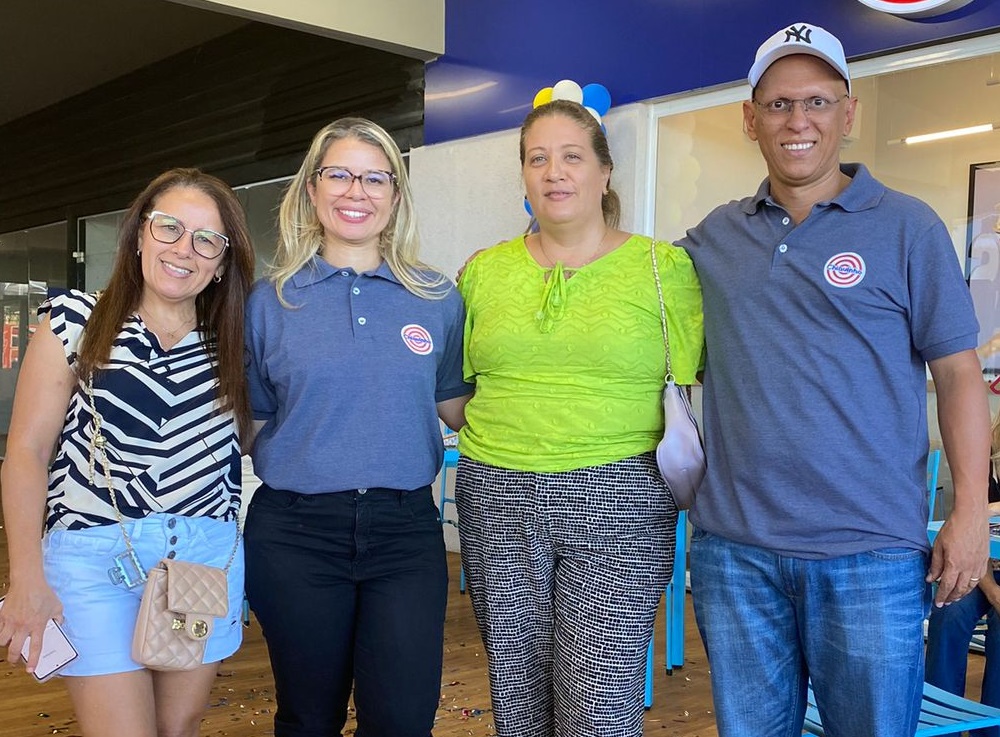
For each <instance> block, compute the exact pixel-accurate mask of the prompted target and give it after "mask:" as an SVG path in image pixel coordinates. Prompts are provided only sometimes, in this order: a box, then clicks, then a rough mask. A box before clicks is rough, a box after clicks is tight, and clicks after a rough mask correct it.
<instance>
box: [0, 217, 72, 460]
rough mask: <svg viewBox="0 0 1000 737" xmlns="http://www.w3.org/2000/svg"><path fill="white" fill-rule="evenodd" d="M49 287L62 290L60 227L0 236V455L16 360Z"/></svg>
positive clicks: (62, 236)
mask: <svg viewBox="0 0 1000 737" xmlns="http://www.w3.org/2000/svg"><path fill="white" fill-rule="evenodd" d="M50 286H58V287H65V286H66V223H64V222H63V223H55V224H53V225H46V226H43V227H40V228H31V229H29V230H20V231H14V232H11V233H3V234H0V319H2V321H3V323H2V325H3V333H2V344H0V456H2V455H3V453H4V450H5V447H6V434H7V427H8V425H9V424H10V415H11V410H12V408H13V404H14V387H15V386H16V384H17V376H18V372H19V370H20V366H21V360H22V359H23V357H24V351H25V350H26V349H27V347H28V340H29V339H30V338H31V335H32V333H33V332H34V330H35V327H36V326H37V324H38V307H39V305H41V303H42V302H43V301H44V300H45V296H46V294H47V292H48V288H49V287H50Z"/></svg>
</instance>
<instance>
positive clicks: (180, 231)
mask: <svg viewBox="0 0 1000 737" xmlns="http://www.w3.org/2000/svg"><path fill="white" fill-rule="evenodd" d="M146 219H147V220H149V232H150V233H151V234H152V236H153V238H155V239H156V240H158V241H159V242H160V243H176V242H177V241H179V240H180V239H181V237H182V236H183V235H184V234H185V233H190V234H191V246H192V248H194V252H195V253H197V254H198V255H199V256H201V257H203V258H218V257H219V256H221V255H222V252H223V251H225V250H226V248H228V247H229V238H227V237H226V236H224V235H222V233H216V232H215V231H214V230H209V229H208V228H197V229H195V230H191V229H190V228H185V227H184V223H182V222H181V221H180V220H178V219H177V218H175V217H174V216H173V215H168V214H167V213H165V212H160V211H159V210H153V211H152V212H151V213H149V214H148V215H147V216H146Z"/></svg>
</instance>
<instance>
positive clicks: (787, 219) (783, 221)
mask: <svg viewBox="0 0 1000 737" xmlns="http://www.w3.org/2000/svg"><path fill="white" fill-rule="evenodd" d="M790 222H791V219H790V218H787V217H786V218H782V219H781V224H782V225H788V224H789V223H790Z"/></svg>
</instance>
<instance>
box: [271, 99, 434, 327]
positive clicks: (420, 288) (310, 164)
mask: <svg viewBox="0 0 1000 737" xmlns="http://www.w3.org/2000/svg"><path fill="white" fill-rule="evenodd" d="M344 139H354V140H356V141H360V142H362V143H367V144H369V145H372V146H375V147H376V148H378V149H379V150H381V151H382V153H384V154H385V156H386V158H387V159H388V160H389V166H390V167H391V169H392V173H393V174H394V175H395V178H396V189H397V192H398V194H399V199H398V201H397V202H396V205H395V207H394V208H393V212H392V215H391V217H390V218H389V222H388V223H387V224H386V226H385V229H384V230H383V231H382V232H381V233H380V234H379V244H378V249H379V253H380V255H381V256H382V258H383V259H385V261H386V263H387V264H388V265H389V268H390V269H391V270H392V273H393V274H395V276H396V278H397V279H399V281H400V283H401V284H402V285H403V286H404V287H406V289H407V290H409V291H410V292H412V293H413V294H415V295H417V296H418V297H422V298H424V299H442V298H443V297H444V296H445V295H447V294H448V292H449V291H450V290H451V287H452V284H451V281H449V280H448V279H447V278H446V277H445V276H444V275H443V274H441V273H440V272H438V271H437V270H435V269H433V268H431V267H430V266H427V265H426V264H424V263H422V262H421V261H420V259H419V253H420V238H419V235H418V234H417V221H416V214H415V211H414V207H413V196H412V194H411V193H410V181H409V177H408V176H407V173H406V166H405V165H404V163H403V155H402V154H401V153H400V151H399V147H398V146H397V145H396V142H395V141H393V140H392V136H390V135H389V134H388V133H386V131H385V130H384V129H383V128H382V127H381V126H379V125H377V124H376V123H373V122H372V121H370V120H366V119H365V118H340V119H339V120H335V121H333V122H332V123H330V124H329V125H327V126H326V127H324V128H323V129H321V130H320V131H319V132H318V133H317V134H316V135H315V136H314V137H313V139H312V143H311V144H310V145H309V150H308V152H306V156H305V158H304V159H303V161H302V166H300V167H299V170H298V172H297V173H296V174H295V176H294V177H293V178H292V181H291V183H290V184H289V185H288V189H287V190H286V191H285V196H284V197H283V198H282V200H281V207H280V209H279V211H278V233H279V235H278V247H277V251H276V253H275V257H274V261H273V263H272V264H271V266H270V269H269V272H268V278H269V279H270V280H271V281H273V282H274V286H275V289H276V290H277V293H278V300H279V301H280V302H281V304H282V305H284V306H285V307H290V306H291V305H289V303H288V302H287V301H286V300H285V298H284V295H283V294H282V290H283V289H284V286H285V284H286V282H287V281H288V280H289V279H290V278H291V277H292V275H293V274H295V273H296V272H297V271H299V269H301V268H302V267H303V266H305V265H306V264H307V263H309V261H310V259H312V257H313V256H315V255H316V254H317V253H319V252H320V250H321V249H322V247H323V235H324V231H323V224H322V223H321V222H320V221H319V218H318V217H317V216H316V208H315V206H314V205H313V203H312V200H311V199H310V198H309V190H308V184H309V182H310V181H313V182H314V183H315V180H314V178H315V177H316V170H317V169H318V168H319V166H320V164H321V163H322V161H323V157H324V156H325V155H326V151H327V149H328V148H329V147H330V145H331V144H332V143H333V142H334V141H341V140H344Z"/></svg>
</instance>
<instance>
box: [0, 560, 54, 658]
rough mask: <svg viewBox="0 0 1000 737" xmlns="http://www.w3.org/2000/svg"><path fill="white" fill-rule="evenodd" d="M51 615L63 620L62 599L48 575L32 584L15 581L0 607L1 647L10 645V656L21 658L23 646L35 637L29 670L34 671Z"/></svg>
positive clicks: (31, 649) (8, 653)
mask: <svg viewBox="0 0 1000 737" xmlns="http://www.w3.org/2000/svg"><path fill="white" fill-rule="evenodd" d="M49 619H54V620H56V621H57V622H60V623H62V621H63V614H62V602H60V601H59V598H58V597H57V596H56V595H55V593H54V592H53V591H52V589H51V588H50V587H49V585H48V584H47V583H46V582H45V579H44V578H41V579H40V580H35V581H33V582H32V583H30V584H13V583H12V584H11V587H10V591H9V592H8V593H7V596H6V597H4V600H3V606H2V607H0V647H2V646H4V645H6V646H7V660H8V661H9V662H11V663H17V662H18V661H20V660H21V648H22V647H23V645H24V641H25V640H26V639H27V638H29V637H30V638H31V643H30V647H29V651H28V660H27V662H26V664H25V665H26V670H27V671H28V673H34V672H35V667H36V666H37V665H38V658H39V656H40V655H41V653H42V635H43V633H44V632H45V625H46V624H48V621H49Z"/></svg>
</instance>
